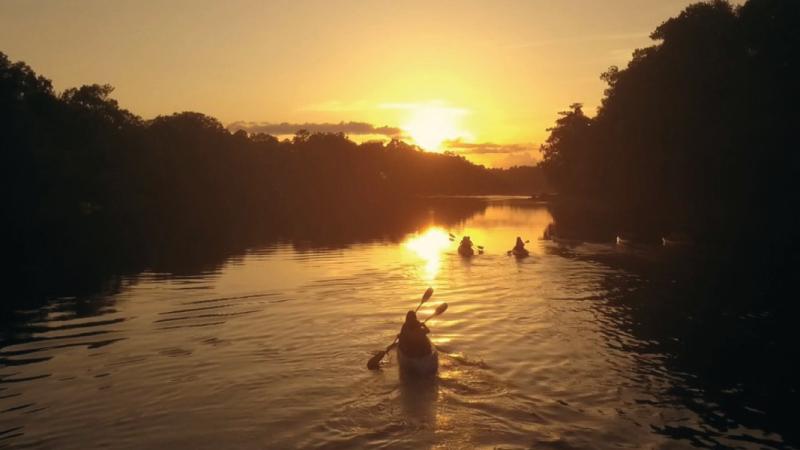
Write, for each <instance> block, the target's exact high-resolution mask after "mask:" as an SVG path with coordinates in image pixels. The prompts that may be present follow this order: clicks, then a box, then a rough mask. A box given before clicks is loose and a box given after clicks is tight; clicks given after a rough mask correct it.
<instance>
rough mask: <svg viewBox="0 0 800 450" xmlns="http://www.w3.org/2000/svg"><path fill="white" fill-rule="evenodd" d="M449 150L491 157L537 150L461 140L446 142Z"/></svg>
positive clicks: (519, 146)
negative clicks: (492, 155)
mask: <svg viewBox="0 0 800 450" xmlns="http://www.w3.org/2000/svg"><path fill="white" fill-rule="evenodd" d="M443 144H444V146H445V148H446V149H447V150H453V151H456V152H458V153H461V154H465V155H490V154H507V155H510V154H516V153H528V152H531V151H533V150H535V149H536V147H535V146H534V145H524V144H495V143H492V142H483V143H477V144H476V143H469V142H462V141H461V140H460V139H455V140H451V141H445V142H444V143H443Z"/></svg>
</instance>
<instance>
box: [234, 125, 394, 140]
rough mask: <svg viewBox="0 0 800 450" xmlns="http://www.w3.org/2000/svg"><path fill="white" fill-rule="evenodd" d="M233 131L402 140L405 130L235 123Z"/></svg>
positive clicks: (362, 126)
mask: <svg viewBox="0 0 800 450" xmlns="http://www.w3.org/2000/svg"><path fill="white" fill-rule="evenodd" d="M228 129H229V130H231V131H237V130H244V131H247V132H248V133H266V134H273V135H287V134H294V133H296V132H297V131H298V130H308V131H309V132H311V133H344V134H353V135H369V134H372V135H382V136H387V137H390V138H400V137H402V136H403V130H402V129H400V128H398V127H390V126H380V127H378V126H375V125H373V124H371V123H367V122H339V123H310V122H307V123H288V122H282V123H270V122H233V123H231V124H230V125H228Z"/></svg>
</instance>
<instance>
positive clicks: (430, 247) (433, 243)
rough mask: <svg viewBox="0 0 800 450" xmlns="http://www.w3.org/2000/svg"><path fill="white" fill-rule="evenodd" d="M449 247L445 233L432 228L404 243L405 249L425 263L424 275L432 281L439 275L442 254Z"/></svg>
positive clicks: (448, 240) (448, 238)
mask: <svg viewBox="0 0 800 450" xmlns="http://www.w3.org/2000/svg"><path fill="white" fill-rule="evenodd" d="M449 245H450V237H449V236H448V234H447V232H446V231H444V230H443V229H441V228H438V227H434V228H429V229H428V231H426V232H424V233H422V234H419V235H417V236H414V237H413V238H411V239H409V240H408V241H406V244H405V247H406V248H407V249H409V250H411V251H413V252H414V253H416V254H417V256H419V257H420V258H422V259H423V260H424V261H425V275H426V276H427V278H428V279H429V280H432V279H433V278H434V277H435V276H436V274H437V273H439V266H440V265H441V255H442V252H443V251H444V250H445V249H446V248H447V247H448V246H449Z"/></svg>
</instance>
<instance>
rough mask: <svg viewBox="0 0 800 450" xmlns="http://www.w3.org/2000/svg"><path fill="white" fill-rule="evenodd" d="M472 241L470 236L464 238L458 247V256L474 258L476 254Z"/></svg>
mask: <svg viewBox="0 0 800 450" xmlns="http://www.w3.org/2000/svg"><path fill="white" fill-rule="evenodd" d="M472 245H473V244H472V240H471V239H470V238H469V236H464V237H463V238H462V239H461V243H460V244H459V245H458V254H459V255H461V256H466V257H469V256H472V255H474V254H475V250H473V249H472Z"/></svg>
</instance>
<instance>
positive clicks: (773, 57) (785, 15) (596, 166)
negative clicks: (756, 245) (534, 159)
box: [541, 0, 800, 239]
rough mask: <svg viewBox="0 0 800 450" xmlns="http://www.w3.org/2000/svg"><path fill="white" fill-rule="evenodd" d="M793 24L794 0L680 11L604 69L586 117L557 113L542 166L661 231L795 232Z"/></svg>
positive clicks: (588, 199)
mask: <svg viewBox="0 0 800 450" xmlns="http://www.w3.org/2000/svg"><path fill="white" fill-rule="evenodd" d="M798 30H800V2H796V1H787V0H749V1H747V2H746V3H744V4H743V5H741V6H733V5H731V4H730V3H728V2H727V1H722V0H716V1H711V2H705V3H697V4H693V5H691V6H689V7H687V8H686V9H685V10H684V11H683V12H681V13H680V15H678V16H677V17H673V18H671V19H669V20H667V21H665V22H664V23H662V24H661V25H660V26H659V27H658V28H656V29H655V31H654V32H653V33H652V34H651V38H652V39H653V40H655V41H656V42H655V44H654V45H652V46H650V47H647V48H642V49H638V50H636V51H635V52H634V53H633V57H632V59H631V61H630V63H629V64H628V65H627V67H625V68H618V67H611V68H609V69H608V71H607V72H605V73H603V74H602V76H601V78H602V79H603V80H604V81H605V82H606V83H607V88H606V90H605V95H604V97H603V99H602V103H601V106H600V107H599V108H598V111H597V114H596V115H595V116H594V117H589V116H587V115H586V114H584V111H583V109H582V105H581V104H578V103H576V104H573V105H571V106H570V107H569V109H568V110H566V111H564V112H562V113H560V117H559V119H558V120H557V122H556V123H555V126H554V127H553V128H551V129H550V136H549V138H548V139H547V141H546V142H545V144H544V145H543V146H542V154H543V162H542V164H541V167H542V168H543V169H544V170H545V172H546V174H547V175H548V178H549V180H550V181H551V182H552V183H553V185H554V186H555V188H556V189H557V190H558V191H559V192H561V193H562V194H564V195H565V196H566V197H568V198H570V199H573V200H574V201H575V202H577V203H580V204H583V205H586V204H589V205H592V206H593V207H603V208H606V209H607V210H608V211H613V212H614V213H615V214H617V215H619V216H623V217H626V218H629V221H630V222H636V221H642V220H647V221H649V222H650V224H651V226H652V224H656V225H655V226H657V227H659V228H660V230H659V231H661V232H668V231H669V230H681V231H683V232H689V233H692V234H695V235H702V236H704V237H705V238H709V239H711V238H720V239H725V238H726V237H728V238H732V239H739V238H741V237H742V235H751V236H752V235H754V234H755V235H757V236H759V238H760V239H763V238H764V237H770V238H772V237H778V238H780V239H788V237H789V236H793V235H796V234H797V231H796V230H797V220H796V214H795V213H794V212H793V211H790V208H787V204H786V202H787V201H789V196H790V195H791V194H790V193H791V192H792V191H793V189H792V187H793V184H794V182H795V180H796V179H797V176H798V175H799V174H800V171H799V170H798V168H799V167H800V156H798V155H799V153H798V151H797V143H796V133H797V126H798V109H797V104H798V99H800V96H798V87H799V86H800V85H799V84H798V80H800V66H799V65H798V64H799V63H800V58H798V56H800V55H798V52H799V51H800V32H798ZM630 226H631V227H633V226H634V225H633V224H631V225H630Z"/></svg>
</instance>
